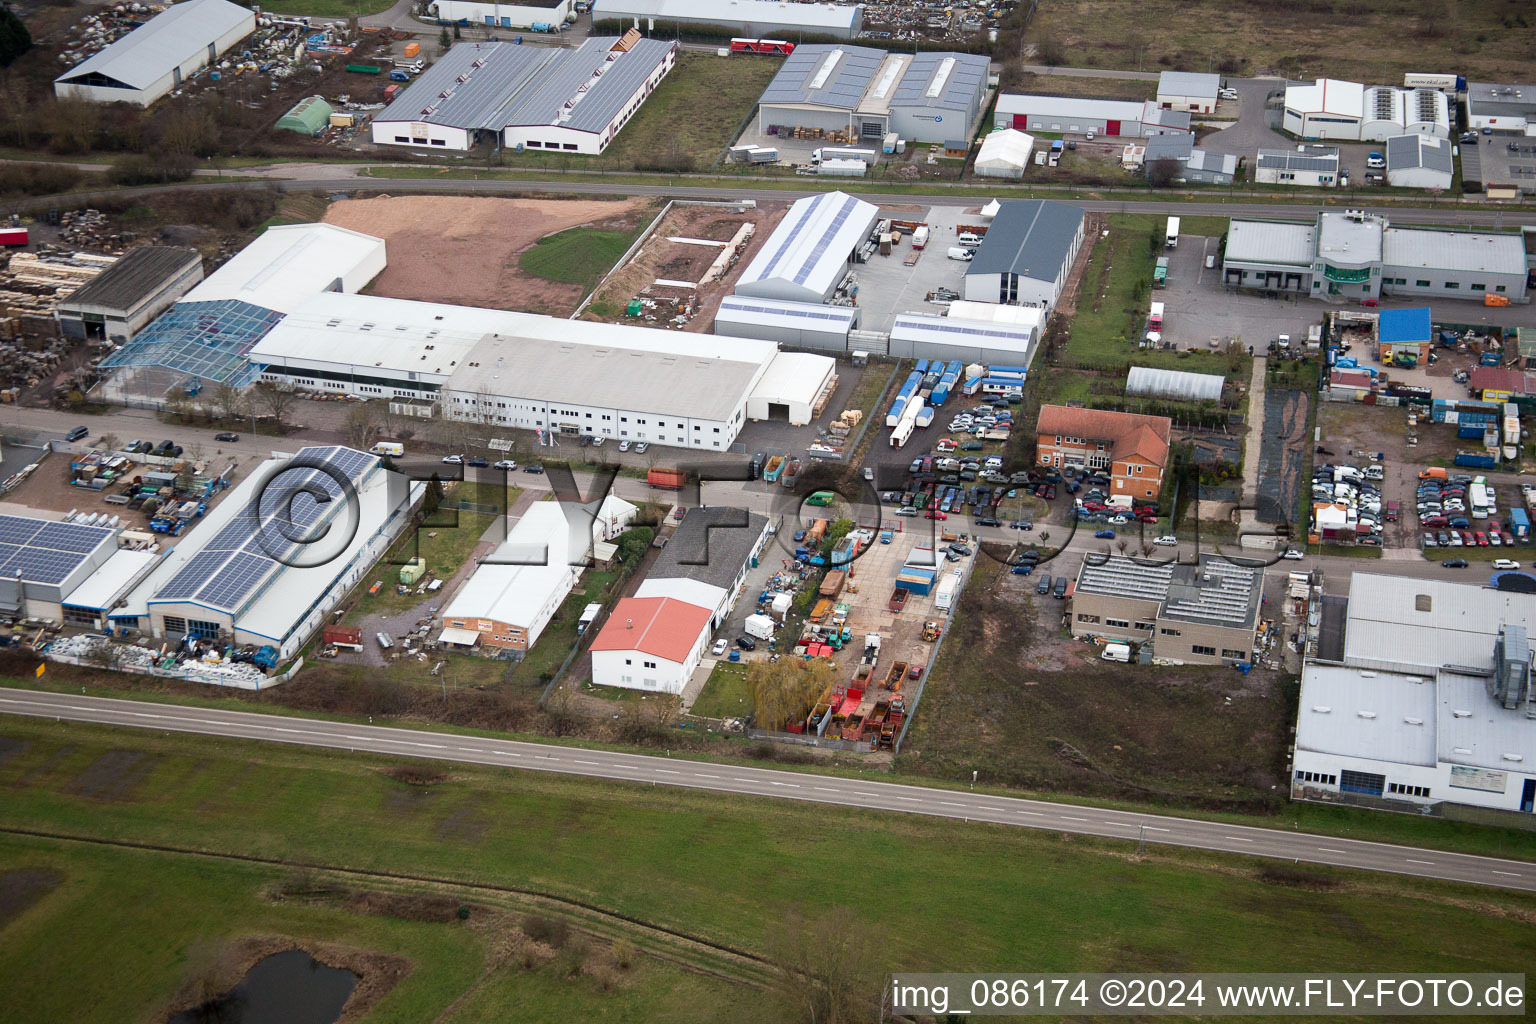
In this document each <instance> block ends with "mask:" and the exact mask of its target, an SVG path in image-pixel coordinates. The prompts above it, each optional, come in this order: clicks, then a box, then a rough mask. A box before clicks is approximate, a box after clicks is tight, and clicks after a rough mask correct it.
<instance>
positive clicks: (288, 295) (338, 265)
mask: <svg viewBox="0 0 1536 1024" xmlns="http://www.w3.org/2000/svg"><path fill="white" fill-rule="evenodd" d="M370 267H372V268H375V269H374V272H373V274H369V275H368V276H369V277H370V278H372V277H373V276H374V274H377V273H378V272H379V271H380V270H383V269H384V239H382V238H375V237H374V236H372V235H365V234H363V233H362V232H360V231H353V230H351V229H350V228H342V227H337V226H336V225H334V224H280V225H277V226H276V227H270V228H268V229H267V230H266V231H264V232H262V233H261V234H260V235H258V236H257V237H256V239H255V241H253V242H251V244H250V245H247V246H246V247H245V248H244V249H241V250H240V251H239V252H238V253H236V254H235V255H234V256H233V257H231V258H230V260H229V261H228V262H227V263H225V264H224V265H223V266H222V267H220V268H219V269H218V270H215V271H214V272H213V273H212V274H210V275H208V277H206V278H204V279H203V281H202V282H201V283H200V284H198V286H197V287H196V288H193V289H192V290H191V291H190V292H188V293H187V294H186V295H185V296H184V297H183V298H182V300H181V301H183V302H208V301H214V300H219V299H238V300H239V301H241V302H249V303H251V304H252V305H253V306H260V307H262V308H263V309H273V310H277V311H278V312H279V313H291V312H292V311H293V310H294V309H295V308H297V307H298V306H299V305H301V304H302V303H303V302H305V301H306V300H308V299H309V298H310V297H312V296H314V295H316V294H318V293H320V292H323V291H325V290H326V289H328V288H331V287H333V286H334V285H335V283H336V282H338V281H340V280H342V279H344V278H346V277H347V276H349V275H351V274H352V273H353V272H355V271H357V270H359V269H366V268H370Z"/></svg>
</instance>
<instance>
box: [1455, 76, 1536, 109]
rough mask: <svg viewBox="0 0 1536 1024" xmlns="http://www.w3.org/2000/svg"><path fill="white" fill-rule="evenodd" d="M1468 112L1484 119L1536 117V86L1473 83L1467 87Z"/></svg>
mask: <svg viewBox="0 0 1536 1024" xmlns="http://www.w3.org/2000/svg"><path fill="white" fill-rule="evenodd" d="M1467 112H1468V113H1469V114H1472V115H1482V116H1484V117H1489V116H1503V115H1506V114H1507V115H1511V116H1519V115H1522V114H1523V115H1525V116H1526V117H1536V85H1506V84H1501V83H1497V82H1471V83H1469V84H1468V85H1467Z"/></svg>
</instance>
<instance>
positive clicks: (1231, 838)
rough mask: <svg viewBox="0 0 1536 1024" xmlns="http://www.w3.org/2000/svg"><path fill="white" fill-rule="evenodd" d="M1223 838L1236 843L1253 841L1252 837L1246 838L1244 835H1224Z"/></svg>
mask: <svg viewBox="0 0 1536 1024" xmlns="http://www.w3.org/2000/svg"><path fill="white" fill-rule="evenodd" d="M1221 838H1223V839H1230V840H1232V841H1233V842H1234V843H1251V842H1253V840H1252V839H1244V838H1243V837H1242V836H1222V837H1221Z"/></svg>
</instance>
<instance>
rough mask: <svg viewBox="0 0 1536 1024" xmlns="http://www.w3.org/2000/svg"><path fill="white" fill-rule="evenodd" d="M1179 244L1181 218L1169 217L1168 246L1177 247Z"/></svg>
mask: <svg viewBox="0 0 1536 1024" xmlns="http://www.w3.org/2000/svg"><path fill="white" fill-rule="evenodd" d="M1178 245H1179V218H1177V217H1169V218H1168V248H1170V249H1176V248H1178Z"/></svg>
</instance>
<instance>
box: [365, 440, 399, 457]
mask: <svg viewBox="0 0 1536 1024" xmlns="http://www.w3.org/2000/svg"><path fill="white" fill-rule="evenodd" d="M368 453H369V454H370V455H392V456H394V457H395V458H399V457H400V456H402V455H404V454H405V445H403V444H401V443H400V442H399V441H380V442H379V443H378V444H376V445H374V446H373V447H372V448H370V449H368Z"/></svg>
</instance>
